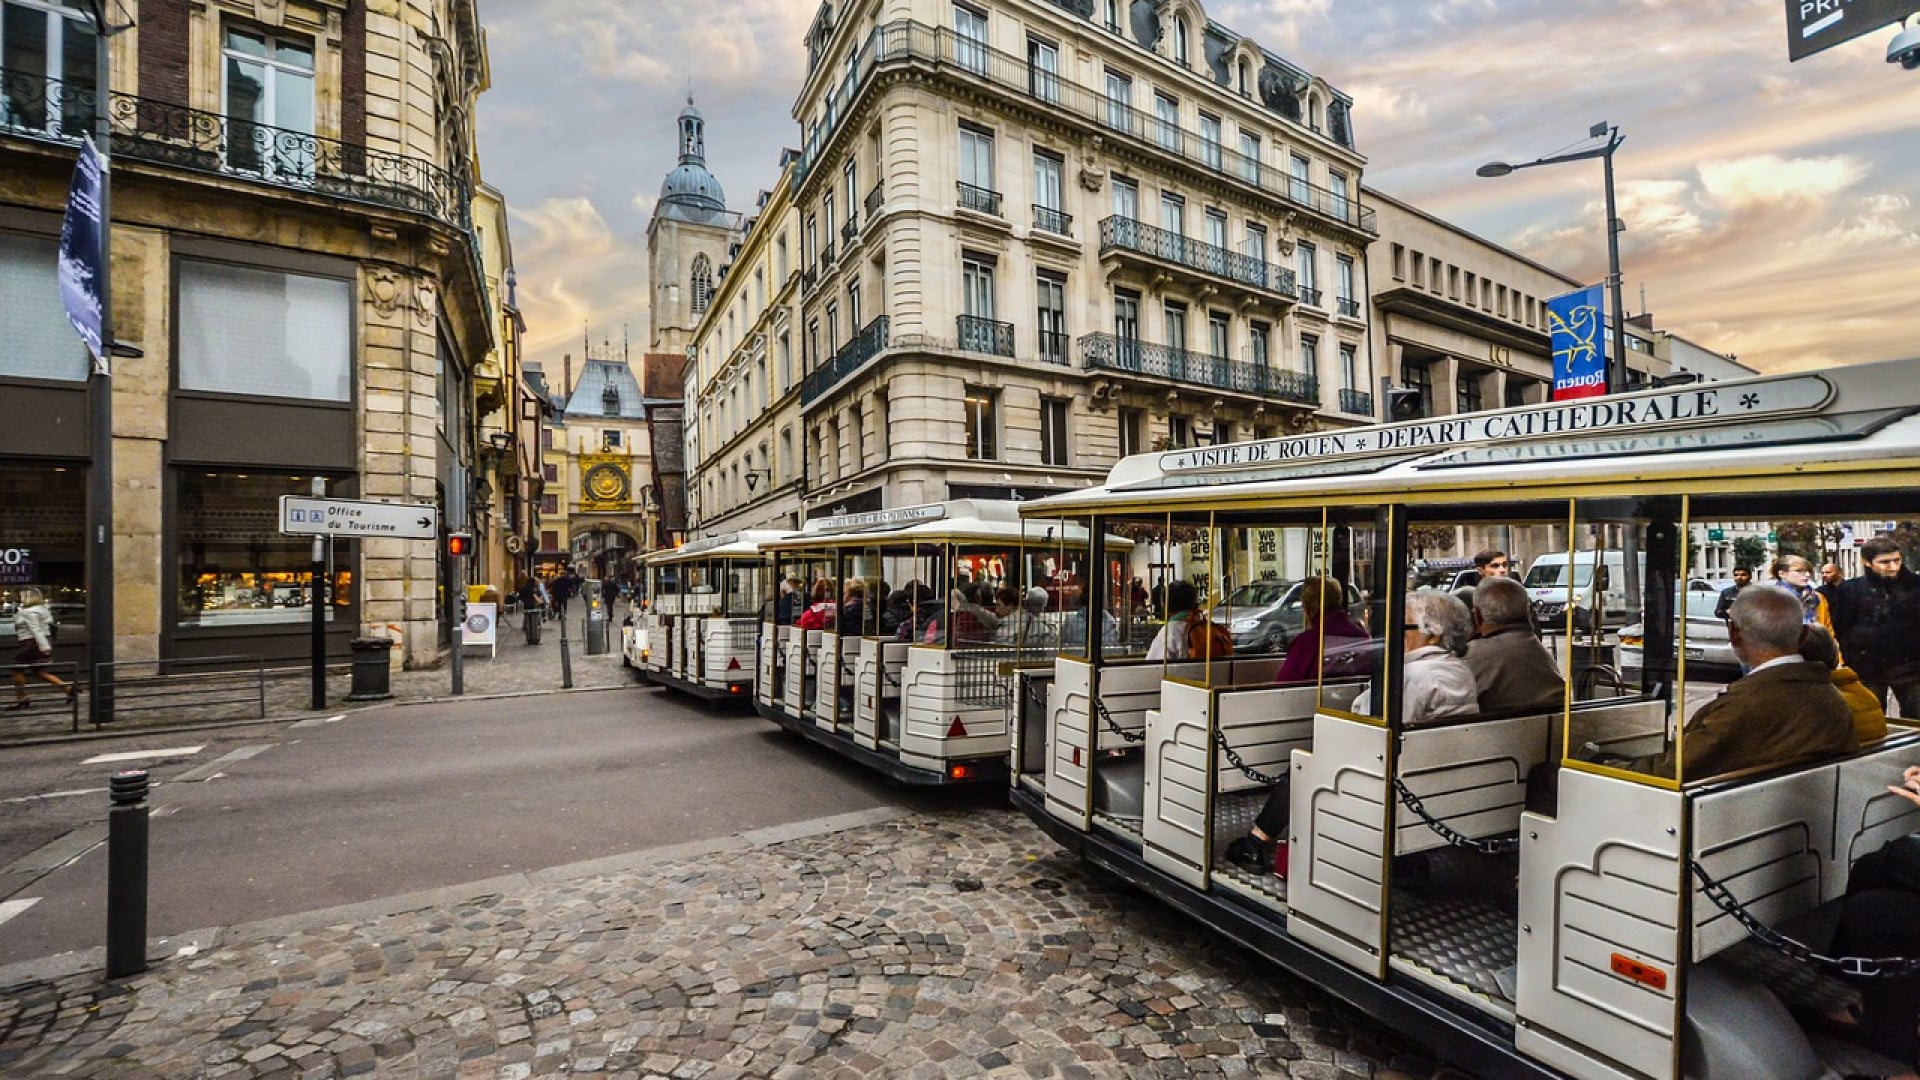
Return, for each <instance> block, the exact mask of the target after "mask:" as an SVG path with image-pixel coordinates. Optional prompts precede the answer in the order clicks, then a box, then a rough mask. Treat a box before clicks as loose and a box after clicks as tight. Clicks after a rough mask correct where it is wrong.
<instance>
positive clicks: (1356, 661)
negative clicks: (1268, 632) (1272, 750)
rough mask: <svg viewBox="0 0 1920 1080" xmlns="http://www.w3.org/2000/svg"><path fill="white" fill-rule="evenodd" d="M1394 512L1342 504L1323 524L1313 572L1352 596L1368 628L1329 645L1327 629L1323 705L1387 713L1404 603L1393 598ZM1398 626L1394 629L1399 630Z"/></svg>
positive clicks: (1362, 713) (1352, 614) (1361, 625)
mask: <svg viewBox="0 0 1920 1080" xmlns="http://www.w3.org/2000/svg"><path fill="white" fill-rule="evenodd" d="M1392 538H1393V518H1392V514H1391V513H1390V512H1389V511H1388V510H1386V509H1384V508H1381V509H1373V508H1368V507H1339V508H1336V509H1334V510H1331V511H1329V512H1328V515H1327V518H1326V521H1325V524H1324V525H1323V526H1322V528H1321V530H1320V543H1319V550H1318V551H1317V552H1315V553H1314V555H1313V558H1312V562H1313V566H1314V576H1315V577H1318V578H1320V579H1323V581H1324V582H1325V586H1324V587H1326V588H1330V589H1332V590H1333V591H1335V592H1336V593H1337V594H1338V595H1340V596H1342V597H1345V598H1348V606H1347V609H1346V610H1347V614H1348V617H1349V618H1350V619H1351V620H1352V621H1353V623H1354V625H1353V626H1352V627H1351V628H1349V629H1351V630H1353V631H1358V632H1360V633H1363V634H1364V636H1353V637H1349V638H1345V639H1342V640H1341V641H1340V642H1339V643H1338V644H1337V645H1332V646H1329V645H1327V638H1326V636H1325V630H1327V629H1331V628H1332V627H1331V625H1328V626H1326V627H1325V628H1324V629H1323V637H1322V646H1323V649H1322V656H1321V663H1320V708H1321V709H1322V710H1323V711H1326V712H1331V713H1338V714H1344V715H1348V716H1355V717H1361V718H1365V719H1374V720H1378V719H1380V718H1382V717H1383V716H1385V715H1386V714H1385V712H1384V709H1383V705H1384V702H1383V698H1382V687H1383V684H1384V680H1385V674H1386V658H1387V655H1388V652H1389V647H1390V645H1391V640H1392V639H1391V635H1390V634H1389V629H1390V628H1391V625H1392V619H1395V618H1398V617H1399V616H1400V613H1401V606H1400V604H1398V603H1391V604H1390V603H1389V602H1388V600H1389V597H1390V596H1391V595H1392V591H1393V588H1394V585H1393V578H1394V576H1395V575H1394V574H1393V573H1392V572H1391V571H1392V562H1391V558H1392V556H1393V549H1394V545H1393V542H1392ZM1397 632H1398V631H1395V633H1397Z"/></svg>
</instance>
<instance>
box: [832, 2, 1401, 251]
mask: <svg viewBox="0 0 1920 1080" xmlns="http://www.w3.org/2000/svg"><path fill="white" fill-rule="evenodd" d="M909 65H923V66H930V67H932V68H934V69H936V70H939V71H943V72H948V73H951V74H952V75H953V76H954V77H955V78H960V79H965V80H968V81H970V82H984V83H989V84H992V85H993V86H994V87H996V88H997V89H998V90H999V91H1000V92H1001V93H1003V94H1006V95H1008V96H1016V97H1025V98H1027V99H1029V100H1032V101H1035V102H1037V103H1038V104H1039V105H1040V107H1043V108H1045V109H1046V110H1047V111H1049V112H1051V113H1058V114H1061V115H1063V116H1069V117H1073V118H1077V119H1078V120H1080V121H1081V122H1083V123H1086V124H1090V125H1097V126H1099V127H1101V128H1104V129H1106V130H1108V131H1114V132H1119V133H1120V134H1122V135H1125V136H1126V137H1128V138H1130V139H1132V140H1134V141H1135V142H1137V143H1139V144H1140V145H1142V146H1145V147H1150V148H1152V149H1154V150H1155V151H1157V152H1159V153H1163V154H1171V155H1173V156H1175V157H1178V158H1180V159H1182V160H1184V161H1187V162H1190V163H1192V164H1193V166H1194V167H1196V168H1199V169H1204V170H1206V171H1207V172H1209V173H1213V174H1216V175H1219V176H1225V177H1231V178H1232V179H1234V180H1235V181H1238V182H1241V183H1246V184H1251V185H1253V186H1254V187H1257V188H1259V189H1260V190H1261V191H1263V192H1265V193H1267V194H1268V195H1270V196H1272V197H1274V198H1277V199H1284V200H1286V201H1287V202H1291V203H1294V204H1296V205H1299V206H1303V207H1305V208H1307V209H1309V210H1312V211H1314V212H1315V213H1318V214H1322V215H1325V216H1326V217H1329V218H1332V219H1333V220H1335V221H1340V222H1344V223H1346V224H1347V225H1350V226H1353V227H1354V228H1356V229H1359V230H1361V231H1363V232H1366V233H1377V232H1378V231H1379V230H1378V228H1377V227H1376V225H1375V221H1374V212H1373V210H1372V209H1370V208H1368V207H1366V206H1362V205H1361V204H1360V202H1359V200H1358V199H1355V198H1353V197H1352V196H1351V195H1347V194H1342V193H1341V192H1338V191H1333V190H1329V189H1327V188H1322V187H1318V186H1316V185H1314V184H1311V183H1308V182H1306V181H1304V180H1295V179H1293V177H1292V176H1291V175H1290V174H1289V173H1288V172H1287V170H1286V169H1284V168H1281V167H1279V166H1278V165H1275V164H1272V163H1265V162H1261V161H1258V160H1256V159H1254V158H1250V157H1247V156H1245V155H1243V154H1241V153H1240V152H1239V151H1237V150H1232V149H1228V148H1227V147H1224V146H1222V145H1220V143H1219V142H1217V141H1214V140H1211V139H1203V138H1201V137H1200V135H1199V134H1198V133H1196V132H1192V131H1188V130H1186V129H1184V128H1178V127H1171V126H1168V125H1164V124H1163V123H1162V122H1161V120H1160V119H1159V118H1158V117H1156V116H1154V115H1152V114H1150V113H1145V112H1141V111H1140V110H1138V109H1135V108H1134V107H1133V106H1132V104H1131V103H1130V102H1123V101H1117V100H1114V99H1110V98H1108V97H1107V96H1106V95H1105V94H1104V93H1100V92H1098V91H1096V90H1094V89H1092V88H1090V87H1086V86H1082V85H1081V84H1079V83H1077V82H1074V81H1072V80H1070V79H1068V78H1066V77H1065V76H1061V75H1056V74H1053V73H1051V72H1043V73H1042V77H1040V78H1035V77H1034V69H1033V68H1032V66H1031V65H1030V64H1029V63H1028V62H1027V59H1026V58H1025V57H1024V56H1015V55H1012V54H1010V53H1004V52H1001V51H999V50H997V49H991V48H988V47H987V46H985V45H983V44H981V43H979V42H978V41H974V40H970V39H963V38H960V37H959V36H958V35H956V34H955V33H954V32H953V31H952V30H951V29H948V28H944V27H932V26H927V25H925V24H924V23H917V22H907V21H902V22H892V23H888V24H886V25H884V26H878V27H875V28H874V30H873V32H872V33H871V34H869V35H868V37H867V40H866V42H865V43H864V44H863V45H862V46H861V48H860V51H859V53H858V54H857V55H856V56H855V57H854V63H853V67H852V70H851V71H850V72H849V73H848V74H847V75H846V76H845V77H844V78H843V79H842V80H841V81H840V83H839V84H838V85H836V86H835V87H834V88H833V89H832V90H830V91H829V92H828V93H827V95H826V102H825V116H824V117H823V118H822V120H821V122H820V123H819V124H817V125H815V126H814V127H813V128H812V129H811V131H810V132H809V136H808V139H807V144H806V146H805V147H804V148H802V150H801V153H800V162H799V164H798V166H797V167H796V171H795V182H796V183H800V182H804V181H805V178H806V176H807V174H808V173H809V172H810V171H811V170H812V168H813V167H814V165H815V164H817V163H818V161H819V158H820V155H821V154H823V153H825V151H826V148H827V145H828V144H829V143H830V142H832V140H833V138H834V136H835V135H836V134H837V133H838V131H839V129H840V127H841V125H842V124H843V123H844V121H845V120H846V118H847V117H848V116H849V115H850V114H851V113H852V110H853V104H854V102H855V100H856V99H858V97H859V96H860V92H861V91H862V90H863V89H865V87H866V85H867V83H868V82H869V81H870V80H871V79H872V77H873V74H874V72H875V71H877V70H879V69H881V68H882V67H888V68H895V67H907V66H909Z"/></svg>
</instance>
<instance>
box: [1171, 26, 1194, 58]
mask: <svg viewBox="0 0 1920 1080" xmlns="http://www.w3.org/2000/svg"><path fill="white" fill-rule="evenodd" d="M1190 52H1191V50H1190V49H1189V48H1188V42H1187V20H1185V19H1175V20H1174V21H1173V58H1174V59H1175V60H1178V61H1179V62H1180V63H1182V64H1184V63H1186V62H1187V57H1188V55H1189V54H1190Z"/></svg>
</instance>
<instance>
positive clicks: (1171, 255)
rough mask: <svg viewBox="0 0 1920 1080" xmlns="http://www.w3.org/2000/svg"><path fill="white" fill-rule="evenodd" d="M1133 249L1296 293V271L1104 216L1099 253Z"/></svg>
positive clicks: (1244, 282) (1130, 220)
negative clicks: (1294, 283) (1294, 274)
mask: <svg viewBox="0 0 1920 1080" xmlns="http://www.w3.org/2000/svg"><path fill="white" fill-rule="evenodd" d="M1115 250H1117V251H1131V252H1134V253H1135V254H1139V255H1145V256H1147V257H1149V258H1152V259H1156V260H1159V261H1162V262H1170V263H1174V264H1176V265H1179V266H1184V267H1186V268H1187V269H1189V270H1198V271H1200V272H1201V273H1204V274H1212V275H1213V276H1214V277H1218V278H1225V279H1226V280H1228V281H1235V282H1238V283H1240V284H1242V285H1251V286H1253V287H1254V288H1257V289H1267V290H1270V291H1272V292H1277V293H1280V294H1282V295H1283V296H1289V297H1290V296H1292V295H1294V285H1293V281H1294V277H1293V271H1291V270H1288V269H1286V268H1285V267H1281V266H1275V265H1274V264H1272V263H1269V262H1265V261H1263V260H1261V259H1256V258H1254V257H1253V256H1251V255H1242V254H1240V253H1239V252H1237V251H1229V250H1227V249H1226V248H1223V247H1219V246H1217V245H1214V244H1209V243H1206V242H1205V241H1202V240H1194V239H1191V238H1190V237H1185V236H1181V235H1180V234H1179V233H1175V232H1168V231H1167V230H1165V229H1162V228H1158V227H1156V226H1153V225H1149V224H1147V223H1146V222H1144V221H1136V220H1134V219H1133V218H1126V217H1120V216H1118V215H1115V216H1113V217H1108V218H1102V219H1101V221H1100V253H1101V254H1102V255H1104V254H1106V253H1107V252H1108V251H1115Z"/></svg>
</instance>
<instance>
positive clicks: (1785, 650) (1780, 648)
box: [1629, 588, 1860, 780]
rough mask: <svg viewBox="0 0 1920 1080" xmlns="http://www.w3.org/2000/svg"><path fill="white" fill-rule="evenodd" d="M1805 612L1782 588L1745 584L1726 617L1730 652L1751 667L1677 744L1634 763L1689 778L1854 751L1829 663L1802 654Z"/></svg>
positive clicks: (1848, 719) (1843, 703)
mask: <svg viewBox="0 0 1920 1080" xmlns="http://www.w3.org/2000/svg"><path fill="white" fill-rule="evenodd" d="M1804 619H1805V611H1804V610H1803V609H1802V608H1801V606H1800V601H1799V599H1798V598H1797V597H1795V596H1793V595H1792V594H1790V593H1788V592H1786V591H1785V590H1783V589H1768V588H1759V589H1746V590H1743V591H1742V592H1741V593H1740V595H1739V597H1738V598H1737V599H1735V600H1734V602H1733V607H1732V609H1731V610H1730V611H1729V612H1728V615H1727V626H1728V633H1729V636H1730V637H1731V638H1732V641H1733V651H1734V655H1736V656H1738V657H1739V658H1740V662H1741V663H1743V664H1745V665H1747V667H1748V668H1749V670H1748V672H1747V674H1745V675H1743V676H1741V677H1740V678H1739V679H1738V680H1737V681H1736V682H1734V684H1733V685H1732V686H1729V687H1727V689H1726V692H1725V693H1723V694H1721V695H1720V696H1719V697H1717V698H1714V699H1713V700H1712V701H1709V702H1707V704H1706V707H1705V708H1703V709H1701V710H1700V711H1699V712H1698V713H1696V714H1695V715H1694V718H1693V720H1692V721H1691V722H1689V723H1688V724H1687V727H1686V730H1685V731H1684V732H1682V734H1681V737H1680V745H1679V747H1677V748H1675V749H1669V750H1668V751H1667V752H1666V753H1663V754H1659V755H1656V756H1654V757H1652V758H1643V759H1640V760H1639V761H1636V762H1634V763H1633V764H1632V765H1631V766H1629V767H1631V768H1634V769H1636V770H1638V771H1641V772H1652V773H1657V774H1659V775H1662V776H1672V775H1674V755H1675V753H1676V752H1679V753H1681V754H1683V755H1684V761H1685V765H1686V777H1685V778H1686V779H1687V780H1704V779H1706V778H1708V777H1711V776H1719V775H1721V774H1723V773H1730V772H1740V771H1742V770H1746V769H1754V768H1770V767H1773V766H1778V765H1790V764H1793V763H1794V762H1799V761H1817V760H1819V759H1821V758H1828V757H1836V756H1838V755H1841V754H1845V753H1848V752H1850V751H1853V750H1856V749H1858V748H1859V745H1860V744H1859V741H1858V739H1857V738H1856V737H1855V735H1854V731H1853V713H1852V711H1851V710H1849V709H1848V708H1847V703H1846V700H1845V699H1844V698H1842V697H1841V696H1840V691H1838V690H1835V689H1834V688H1833V683H1832V681H1831V680H1830V678H1829V676H1828V672H1827V669H1826V667H1824V666H1823V665H1821V664H1817V663H1814V662H1812V661H1810V660H1807V659H1805V658H1804V657H1802V656H1801V655H1800V641H1801V637H1802V635H1803V634H1804V633H1805V629H1806V627H1805V622H1804Z"/></svg>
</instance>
